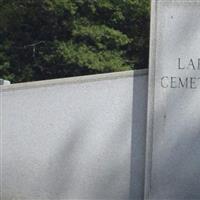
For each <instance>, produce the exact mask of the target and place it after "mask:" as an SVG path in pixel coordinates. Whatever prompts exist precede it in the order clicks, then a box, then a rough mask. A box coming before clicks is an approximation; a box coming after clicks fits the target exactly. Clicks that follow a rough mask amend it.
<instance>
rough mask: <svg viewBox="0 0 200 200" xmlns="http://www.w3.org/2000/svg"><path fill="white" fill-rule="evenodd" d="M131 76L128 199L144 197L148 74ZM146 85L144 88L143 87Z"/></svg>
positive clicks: (141, 198)
mask: <svg viewBox="0 0 200 200" xmlns="http://www.w3.org/2000/svg"><path fill="white" fill-rule="evenodd" d="M143 76H146V77H145V78H144V77H142V76H138V77H137V78H135V77H134V78H133V108H132V110H133V111H132V141H131V176H130V177H131V178H130V199H133V200H143V199H144V173H145V146H146V113H147V95H148V94H147V93H148V92H147V91H148V88H147V87H148V76H147V74H144V75H143ZM144 87H146V88H144ZM139 94H140V95H139Z"/></svg>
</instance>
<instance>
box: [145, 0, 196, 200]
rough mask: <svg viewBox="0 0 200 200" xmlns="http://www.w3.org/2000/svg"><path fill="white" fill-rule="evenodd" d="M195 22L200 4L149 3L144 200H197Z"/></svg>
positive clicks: (176, 1)
mask: <svg viewBox="0 0 200 200" xmlns="http://www.w3.org/2000/svg"><path fill="white" fill-rule="evenodd" d="M199 19H200V1H197V0H188V1H186V0H157V1H156V0H153V1H152V24H151V59H150V60H151V62H150V72H149V77H150V79H149V102H148V106H149V108H148V127H147V144H148V145H147V163H146V164H147V168H146V184H145V198H146V199H156V200H183V199H187V200H197V199H200V106H199V102H200V21H199Z"/></svg>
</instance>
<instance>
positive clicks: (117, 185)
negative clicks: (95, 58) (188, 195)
mask: <svg viewBox="0 0 200 200" xmlns="http://www.w3.org/2000/svg"><path fill="white" fill-rule="evenodd" d="M1 89H2V90H0V93H1V92H2V93H1V99H0V100H2V101H1V105H2V106H0V118H1V120H0V123H1V124H0V127H1V141H2V146H1V148H0V150H3V151H2V153H1V154H0V156H2V157H1V159H0V160H1V163H0V164H1V167H2V176H1V183H2V186H1V188H2V190H1V192H2V193H1V195H2V200H11V199H20V200H22V199H27V200H31V199H35V200H41V199H43V200H47V199H51V200H64V199H77V200H78V199H79V200H81V199H88V200H89V199H90V200H95V199H103V200H111V199H115V200H116V199H120V200H122V199H123V200H125V199H131V200H132V199H135V200H143V195H144V191H143V188H144V162H145V160H144V157H145V152H144V151H145V131H146V103H147V71H146V70H144V71H143V70H142V71H136V72H132V71H129V72H120V73H110V74H101V75H92V76H86V77H85V76H83V77H78V78H77V77H75V78H67V79H58V80H49V81H38V82H33V83H20V84H11V85H8V86H3V87H2V88H1Z"/></svg>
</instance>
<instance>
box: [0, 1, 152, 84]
mask: <svg viewBox="0 0 200 200" xmlns="http://www.w3.org/2000/svg"><path fill="white" fill-rule="evenodd" d="M148 38H149V1H148V0H26V1H24V0H10V1H9V2H8V1H4V0H0V45H1V46H0V77H1V78H8V77H9V80H10V81H12V82H22V81H32V80H41V79H49V78H58V77H67V76H76V75H82V74H94V73H103V72H112V71H121V70H129V69H133V68H140V67H147V63H148Z"/></svg>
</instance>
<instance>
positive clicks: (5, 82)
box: [0, 79, 10, 85]
mask: <svg viewBox="0 0 200 200" xmlns="http://www.w3.org/2000/svg"><path fill="white" fill-rule="evenodd" d="M0 85H10V81H8V80H4V79H0Z"/></svg>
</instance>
